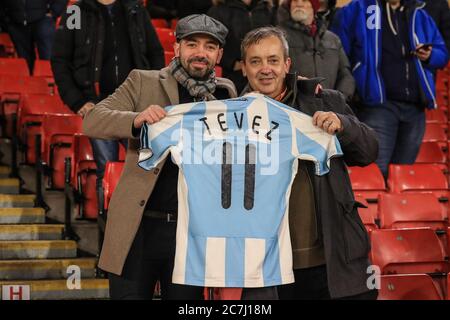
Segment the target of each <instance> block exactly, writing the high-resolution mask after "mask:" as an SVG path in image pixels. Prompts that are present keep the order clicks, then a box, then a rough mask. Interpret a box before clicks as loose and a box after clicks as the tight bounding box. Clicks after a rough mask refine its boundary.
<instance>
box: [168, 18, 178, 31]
mask: <svg viewBox="0 0 450 320" xmlns="http://www.w3.org/2000/svg"><path fill="white" fill-rule="evenodd" d="M177 23H178V19H172V20H171V21H170V29H172V30H175V29H176V28H177Z"/></svg>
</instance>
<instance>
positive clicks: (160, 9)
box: [147, 0, 177, 21]
mask: <svg viewBox="0 0 450 320" xmlns="http://www.w3.org/2000/svg"><path fill="white" fill-rule="evenodd" d="M147 10H148V13H149V14H150V17H151V18H152V19H165V20H168V21H169V20H172V19H175V18H176V17H177V1H176V0H152V1H147Z"/></svg>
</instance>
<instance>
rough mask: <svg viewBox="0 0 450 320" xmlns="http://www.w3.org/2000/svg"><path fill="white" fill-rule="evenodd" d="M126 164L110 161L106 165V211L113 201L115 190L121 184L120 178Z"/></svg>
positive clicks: (104, 207) (104, 204)
mask: <svg viewBox="0 0 450 320" xmlns="http://www.w3.org/2000/svg"><path fill="white" fill-rule="evenodd" d="M124 164H125V163H124V162H111V161H108V162H107V163H106V168H105V175H104V177H103V193H104V196H103V199H104V203H103V209H104V211H106V210H108V207H109V201H110V200H111V196H112V194H113V192H114V189H115V188H116V186H117V183H118V182H119V179H120V176H121V174H122V171H123V167H124Z"/></svg>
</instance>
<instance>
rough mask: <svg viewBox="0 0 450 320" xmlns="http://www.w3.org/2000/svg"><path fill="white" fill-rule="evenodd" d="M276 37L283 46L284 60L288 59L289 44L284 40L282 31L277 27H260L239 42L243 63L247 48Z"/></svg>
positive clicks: (284, 35)
mask: <svg viewBox="0 0 450 320" xmlns="http://www.w3.org/2000/svg"><path fill="white" fill-rule="evenodd" d="M270 37H276V38H278V39H279V40H280V41H281V44H282V45H283V55H284V60H286V59H287V58H289V44H288V41H287V39H286V34H285V32H284V31H283V30H281V29H280V28H277V27H262V28H258V29H255V30H252V31H250V32H249V33H247V34H246V35H245V37H244V40H242V42H241V59H242V61H245V57H246V54H247V49H248V47H250V46H252V45H254V44H258V43H259V42H260V41H261V40H264V39H267V38H270Z"/></svg>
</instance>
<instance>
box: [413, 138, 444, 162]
mask: <svg viewBox="0 0 450 320" xmlns="http://www.w3.org/2000/svg"><path fill="white" fill-rule="evenodd" d="M416 163H447V155H446V153H445V152H444V150H442V148H441V146H440V145H439V143H438V142H436V141H429V142H423V143H422V145H421V146H420V150H419V154H418V155H417V158H416Z"/></svg>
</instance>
